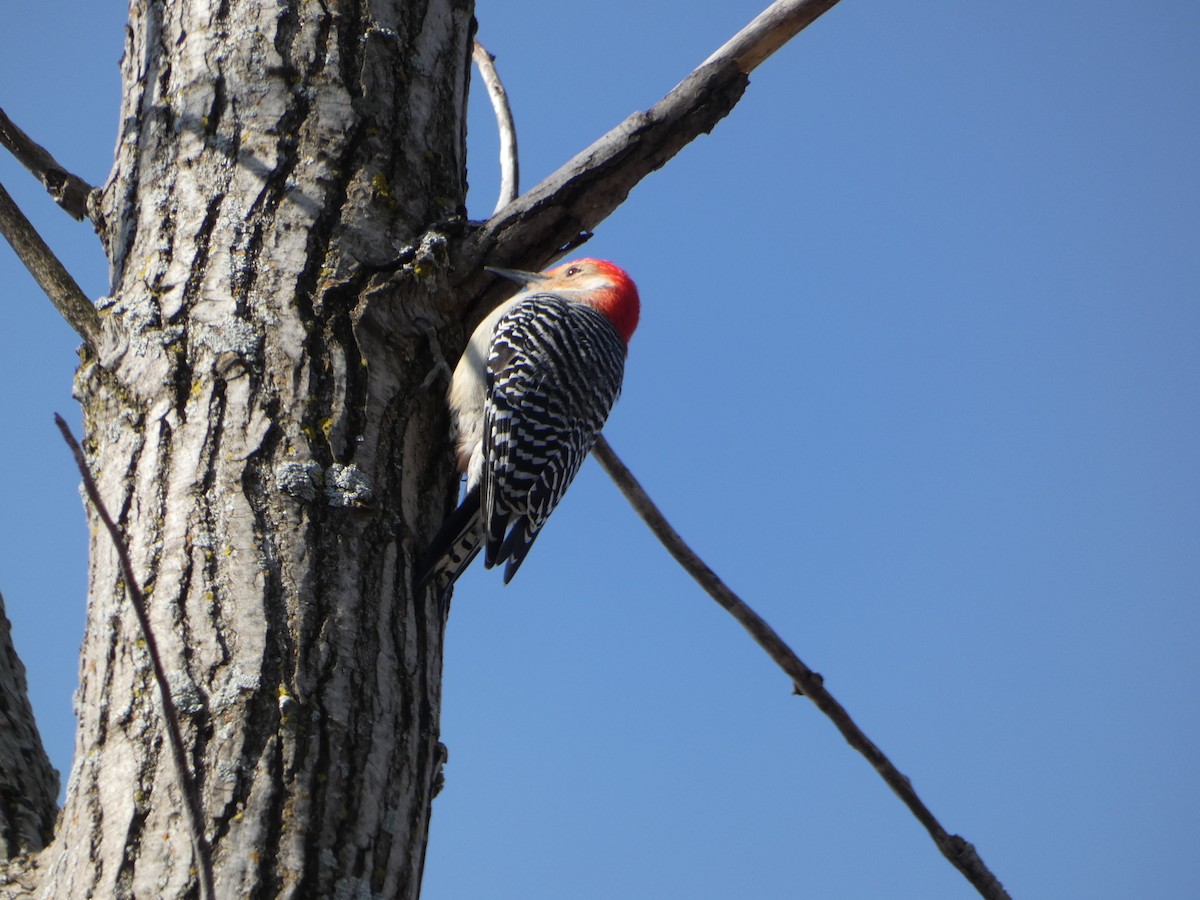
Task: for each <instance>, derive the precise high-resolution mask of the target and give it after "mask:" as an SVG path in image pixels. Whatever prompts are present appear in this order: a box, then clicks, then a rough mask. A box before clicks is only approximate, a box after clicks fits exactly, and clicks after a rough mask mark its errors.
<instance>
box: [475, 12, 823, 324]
mask: <svg viewBox="0 0 1200 900" xmlns="http://www.w3.org/2000/svg"><path fill="white" fill-rule="evenodd" d="M836 3H837V0H777V2H775V3H773V4H771V6H770V7H768V8H767V9H766V10H765V11H763V12H762V13H761V14H760V15H759V16H757V17H756V18H755V19H754V20H753V21H752V22H750V23H749V24H748V25H747V26H746V27H745V28H743V29H742V30H741V31H739V32H738V33H737V35H735V36H734V37H733V38H732V39H730V40H729V41H728V42H727V43H725V44H724V45H723V46H722V47H721V48H720V49H719V50H717V52H716V53H714V54H713V55H712V56H710V57H709V58H708V59H707V60H706V61H705V62H704V63H703V64H702V65H701V66H700V67H699V68H698V69H696V70H695V71H694V72H692V73H691V74H690V75H688V77H687V78H685V79H684V80H683V81H682V82H680V84H679V85H677V86H676V87H675V88H674V89H673V90H672V91H671V92H670V93H669V94H667V96H666V97H664V98H663V99H662V100H660V101H659V102H658V103H656V104H655V105H654V106H653V107H651V108H650V109H649V110H647V111H645V112H637V113H634V114H633V115H631V116H630V117H629V118H627V119H626V120H625V121H624V122H622V123H621V124H620V125H618V126H617V127H616V128H614V129H613V130H612V131H610V132H608V134H606V135H604V137H602V138H600V140H598V141H596V142H595V143H594V144H592V145H591V146H590V147H588V148H587V149H586V150H584V151H583V152H581V153H579V154H577V155H576V156H575V157H574V158H573V159H571V160H570V161H569V162H567V163H566V165H564V166H562V167H561V168H559V169H558V171H556V172H554V173H553V174H552V175H550V176H549V177H547V178H546V179H545V180H544V181H542V182H541V183H540V184H538V185H536V186H535V187H533V188H531V189H530V190H529V191H527V192H526V193H525V194H522V195H521V196H520V197H518V198H517V199H516V200H515V201H513V202H512V203H509V204H507V205H506V206H504V208H503V209H501V210H499V211H498V212H497V213H496V214H495V215H493V216H492V218H491V219H489V220H488V221H487V222H486V223H484V225H483V226H482V228H480V229H479V230H478V231H477V232H476V233H474V234H473V235H472V236H471V237H470V238H469V239H468V241H467V244H466V246H465V247H464V256H465V258H464V261H463V262H464V265H462V266H459V267H458V268H459V271H463V272H468V273H471V274H470V275H469V276H468V280H467V282H466V283H465V284H464V285H463V286H462V296H464V297H467V298H470V302H471V303H472V304H479V303H482V304H483V307H484V308H488V307H490V306H491V305H494V304H495V303H497V302H499V300H500V298H501V297H502V296H503V291H502V290H501V287H500V286H499V285H497V284H496V282H495V280H494V279H491V278H490V277H489V276H486V275H484V274H483V273H482V272H480V271H479V269H480V267H481V266H482V265H483V262H484V261H485V260H486V261H488V262H489V263H492V264H495V265H503V266H512V267H515V268H521V269H530V270H535V271H536V270H539V269H541V268H543V267H544V266H545V265H546V264H547V263H548V262H550V261H551V260H553V259H556V258H557V257H558V256H560V255H561V254H562V253H563V252H565V248H566V249H569V248H570V247H573V246H577V245H578V244H579V243H580V242H581V240H580V239H581V237H584V238H585V239H586V236H587V235H588V232H590V231H591V230H592V229H593V228H595V227H596V225H598V224H599V223H600V222H602V221H603V220H604V219H605V218H607V217H608V215H609V214H610V213H611V212H612V211H613V210H615V209H616V208H617V207H618V206H620V205H621V203H623V202H624V200H625V198H626V197H627V196H628V195H629V192H630V191H631V190H632V189H633V187H634V185H636V184H637V183H638V182H639V181H641V180H642V179H643V178H645V177H646V176H647V175H649V174H650V173H651V172H653V171H654V170H655V169H658V168H660V167H661V166H662V165H663V164H664V163H666V162H667V161H668V160H669V159H671V157H673V156H674V155H675V154H676V153H678V152H679V151H680V150H682V149H683V148H684V147H685V146H687V145H688V144H689V143H691V142H692V141H693V140H694V139H695V138H697V137H699V136H700V135H701V134H705V133H707V132H709V131H711V130H712V129H713V127H714V126H715V125H716V124H717V122H719V121H720V120H721V119H723V118H724V117H725V116H726V115H727V114H728V113H729V111H730V110H732V109H733V107H734V105H735V104H736V103H737V102H738V100H740V99H741V96H742V93H743V92H744V91H745V89H746V86H747V84H748V83H749V78H748V75H749V73H750V72H751V71H752V70H753V69H754V68H755V67H756V66H757V65H758V64H759V63H761V62H762V61H763V60H764V59H766V58H767V57H768V56H770V55H771V54H772V53H773V52H774V51H775V50H777V49H779V47H781V46H782V45H783V44H784V43H785V42H786V41H787V40H788V39H790V38H791V37H793V36H795V35H796V34H797V33H799V32H800V31H801V30H802V29H803V28H804V27H806V26H807V25H809V24H810V23H811V22H813V21H814V20H815V19H817V17H819V16H820V15H821V14H822V13H824V12H826V11H827V10H829V9H830V8H831V7H832V6H834V5H835V4H836Z"/></svg>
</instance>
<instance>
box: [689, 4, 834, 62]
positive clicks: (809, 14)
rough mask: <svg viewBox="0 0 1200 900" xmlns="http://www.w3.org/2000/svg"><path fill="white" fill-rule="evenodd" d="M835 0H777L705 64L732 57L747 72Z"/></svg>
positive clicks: (810, 22)
mask: <svg viewBox="0 0 1200 900" xmlns="http://www.w3.org/2000/svg"><path fill="white" fill-rule="evenodd" d="M835 3H837V0H817V2H812V0H778V2H776V3H772V4H771V5H770V6H768V7H767V8H766V9H764V10H763V11H762V12H761V13H759V14H758V15H757V16H755V17H754V19H753V20H752V21H751V22H750V24H749V25H747V26H746V27H745V28H743V29H742V30H741V31H739V32H738V33H737V34H735V35H734V36H733V37H732V38H730V39H729V40H728V41H726V42H725V44H724V45H723V46H722V47H721V49H719V50H718V51H717V52H716V53H714V54H713V55H712V56H710V57H709V58H708V59H706V60H705V61H704V64H705V65H708V63H710V62H717V61H718V60H722V59H732V60H734V62H736V63H737V67H738V68H739V69H741V70H742V71H743V72H745V73H746V74H747V75H749V74H750V73H751V72H753V71H754V70H755V69H757V68H758V66H759V63H761V62H762V61H763V60H765V59H766V58H767V57H769V56H770V55H771V54H772V53H774V52H775V51H776V50H778V49H779V48H780V47H782V46H783V45H784V44H786V43H787V42H788V41H790V40H791V39H792V38H794V37H795V36H796V35H797V34H799V33H800V32H801V31H802V30H804V29H805V28H807V27H808V26H809V25H811V24H812V23H813V21H814V20H815V19H816V18H817V16H819V15H821V13H823V12H825V11H827V10H828V9H829V8H830V7H831V6H833V5H834V4H835Z"/></svg>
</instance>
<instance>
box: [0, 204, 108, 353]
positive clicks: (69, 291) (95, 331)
mask: <svg viewBox="0 0 1200 900" xmlns="http://www.w3.org/2000/svg"><path fill="white" fill-rule="evenodd" d="M0 234H2V235H4V237H5V239H6V240H7V241H8V242H9V243H10V244H11V245H12V248H13V250H14V251H15V252H16V254H17V257H18V258H19V259H20V260H21V262H22V263H24V264H25V268H26V269H28V270H29V273H30V274H31V275H33V277H34V278H35V279H36V280H37V283H38V284H39V285H41V288H42V290H43V291H45V292H46V296H47V297H49V298H50V302H51V303H53V304H54V308H55V309H57V310H58V311H59V312H60V313H61V314H62V317H63V318H64V319H66V320H67V324H68V325H70V326H71V327H72V328H74V329H75V332H76V334H78V335H79V336H80V337H81V338H83V339H84V340H85V341H86V342H87V344H88V346H89V347H91V348H92V349H93V350H95V351H97V352H99V349H100V347H101V342H102V338H103V333H104V330H103V327H102V324H101V322H100V313H98V312H96V307H94V306H93V305H92V301H91V300H89V299H88V298H87V295H86V294H84V292H83V291H82V290H81V289H80V287H79V285H78V284H77V283H76V282H75V279H74V278H72V277H71V273H70V272H68V271H67V270H66V268H65V267H64V266H63V264H62V263H61V262H59V260H58V257H57V256H55V255H54V253H53V251H51V249H50V248H49V247H47V246H46V242H45V241H43V240H42V237H41V235H39V234H38V233H37V230H36V229H35V228H34V227H33V225H32V224H30V221H29V220H28V219H27V218H25V214H24V213H23V212H21V210H20V209H19V208H18V207H17V204H16V203H14V202H13V199H12V197H10V196H9V195H8V191H6V190H5V189H4V185H2V184H0Z"/></svg>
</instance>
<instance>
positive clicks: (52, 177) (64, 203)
mask: <svg viewBox="0 0 1200 900" xmlns="http://www.w3.org/2000/svg"><path fill="white" fill-rule="evenodd" d="M0 145H3V146H4V147H6V148H7V149H8V151H9V152H10V153H12V155H13V156H15V157H16V158H17V162H19V163H20V164H21V165H23V166H24V167H25V168H26V169H28V170H29V171H30V172H32V173H33V174H34V175H36V176H37V179H38V181H40V182H41V183H42V184H44V185H45V186H46V190H47V191H49V192H50V196H51V197H53V198H54V202H55V203H57V204H58V205H59V206H61V207H62V208H63V209H65V210H66V211H67V212H68V213H69V214H70V215H71V216H72V217H74V218H76V219H78V220H79V221H83V220H84V219H86V218H88V196H89V195H90V194H91V193H92V190H93V188H92V186H91V185H90V184H88V183H87V182H86V181H84V180H83V179H82V178H80V177H79V176H78V175H72V174H71V173H70V172H68V171H67V170H66V169H64V168H63V167H62V166H60V165H59V164H58V160H56V159H55V158H54V157H53V156H51V155H50V151H49V150H47V149H46V148H45V147H43V146H42V145H41V144H39V143H38V142H37V141H35V140H34V139H33V138H31V137H30V136H29V135H27V134H26V133H25V132H24V131H22V130H21V129H20V128H18V127H17V126H16V125H15V124H14V123H13V120H12V119H10V118H9V117H8V115H7V114H6V113H5V112H4V110H3V109H0Z"/></svg>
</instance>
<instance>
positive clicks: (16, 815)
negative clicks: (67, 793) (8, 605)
mask: <svg viewBox="0 0 1200 900" xmlns="http://www.w3.org/2000/svg"><path fill="white" fill-rule="evenodd" d="M57 815H58V771H57V770H56V769H55V768H54V767H53V766H51V765H50V760H49V758H48V757H47V756H46V752H45V750H43V749H42V739H41V737H40V736H39V735H38V730H37V723H36V722H35V721H34V719H33V709H32V708H31V707H30V705H29V699H28V692H27V688H26V684H25V667H24V666H23V665H22V664H21V660H20V659H18V658H17V653H16V651H15V650H14V649H13V643H12V633H11V626H10V625H9V623H8V615H7V614H6V612H5V609H4V598H3V597H0V864H7V863H9V862H10V861H12V860H13V859H14V858H16V857H17V856H19V855H21V854H24V853H33V852H36V851H38V850H41V849H42V848H43V847H44V846H46V844H47V843H48V842H49V841H50V837H51V835H52V834H53V832H54V820H55V818H56V817H57Z"/></svg>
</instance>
